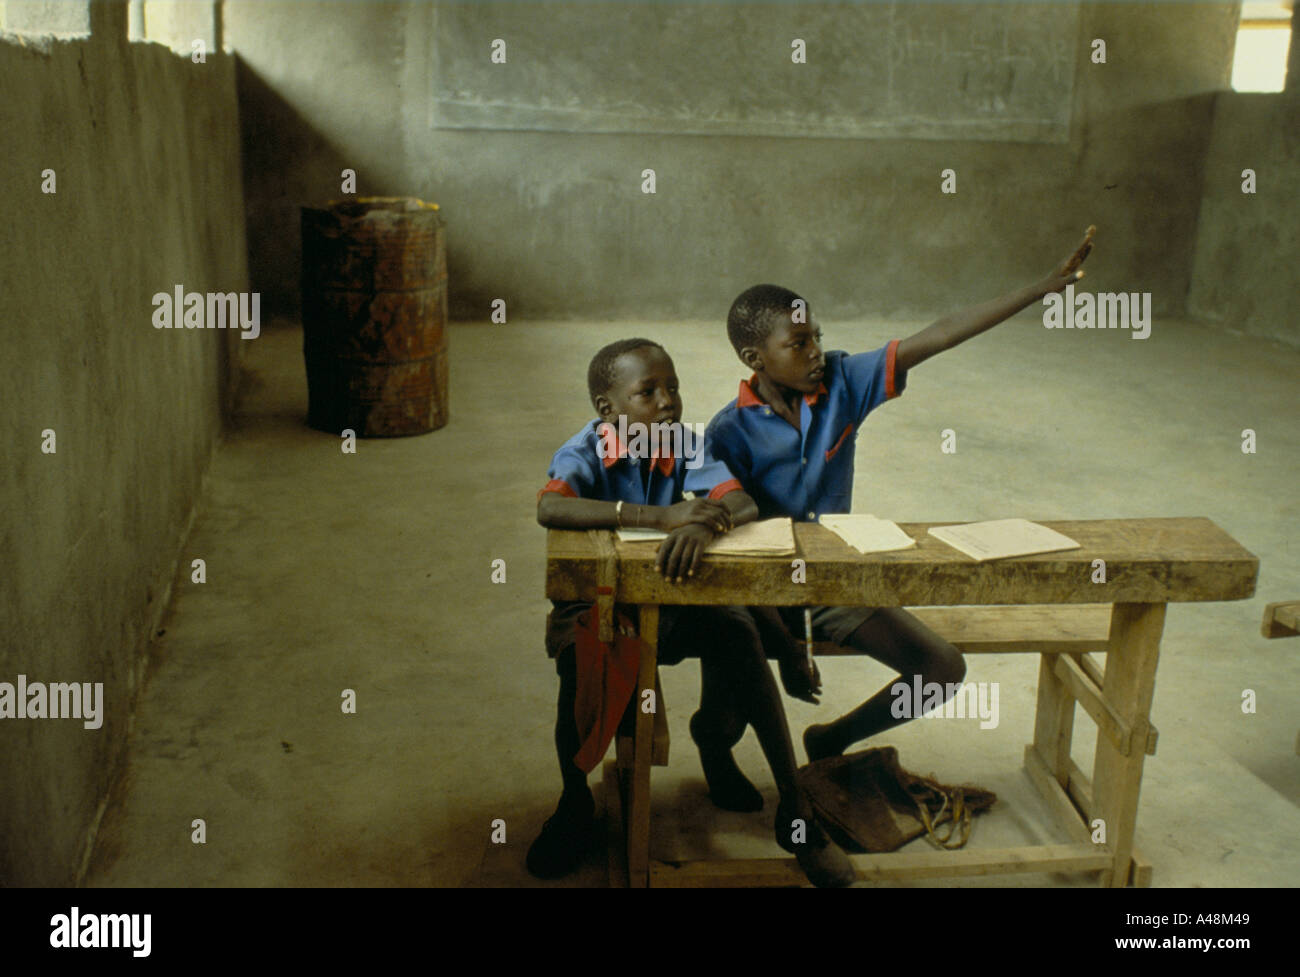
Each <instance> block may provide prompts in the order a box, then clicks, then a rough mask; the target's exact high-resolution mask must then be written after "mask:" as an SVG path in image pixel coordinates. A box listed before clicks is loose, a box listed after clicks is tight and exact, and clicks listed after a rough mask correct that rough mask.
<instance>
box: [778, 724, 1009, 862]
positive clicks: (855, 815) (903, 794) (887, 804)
mask: <svg viewBox="0 0 1300 977" xmlns="http://www.w3.org/2000/svg"><path fill="white" fill-rule="evenodd" d="M799 786H800V787H802V788H803V790H804V792H805V793H806V794H807V795H808V800H809V802H810V803H811V804H812V806H813V810H814V811H815V812H816V814H817V820H818V821H819V822H820V823H821V825H822V827H824V828H825V829H826V831H827V833H828V834H829V835H830V836H831V837H832V838H833V839H834V840H835V843H836V844H838V845H839V846H840V847H841V848H843V849H844V850H845V851H849V852H856V853H862V852H872V853H880V852H890V851H896V850H898V849H899V848H901V847H903V845H905V844H907V843H908V842H909V841H912V840H913V839H915V838H919V837H920V836H921V835H927V836H928V837H929V839H930V841H931V842H933V843H934V844H935V845H937V846H938V847H940V848H949V849H952V848H961V847H962V846H963V845H965V844H966V842H967V841H968V840H969V838H970V832H971V818H972V817H973V816H974V815H976V814H979V813H981V812H983V811H986V810H988V809H989V808H990V807H992V806H993V803H994V801H996V800H997V795H996V794H994V793H993V792H992V791H988V790H984V789H983V788H982V787H975V786H972V785H969V784H966V785H962V786H959V787H951V786H948V785H945V784H941V783H939V782H938V781H936V780H935V779H934V778H933V777H919V776H917V775H916V774H914V773H909V772H908V771H906V770H904V769H903V767H902V766H901V765H900V764H899V762H898V750H897V749H895V748H894V747H892V746H881V747H876V748H875V749H871V750H864V751H862V752H861V753H850V754H848V755H847V756H838V757H829V758H827V759H825V760H818V761H816V762H815V763H810V764H808V765H807V766H806V767H802V768H800V770H799Z"/></svg>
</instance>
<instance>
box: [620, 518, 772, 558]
mask: <svg viewBox="0 0 1300 977" xmlns="http://www.w3.org/2000/svg"><path fill="white" fill-rule="evenodd" d="M618 538H619V539H620V540H621V541H622V542H624V543H639V542H655V541H657V540H661V539H667V538H668V534H667V533H665V532H663V531H662V530H658V529H620V530H619V531H618ZM704 552H706V553H722V554H725V555H727V556H785V555H788V554H792V553H794V552H796V550H795V546H794V525H793V523H791V521H790V520H789V519H788V518H782V519H764V520H762V521H761V522H749V523H745V525H743V526H738V527H736V528H735V529H733V530H732V531H731V532H729V533H724V534H723V535H721V536H719V537H717V538H716V539H715V540H714V541H713V542H712V543H710V544H709V547H708V549H706V550H705V551H704Z"/></svg>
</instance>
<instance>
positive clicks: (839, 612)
mask: <svg viewBox="0 0 1300 977" xmlns="http://www.w3.org/2000/svg"><path fill="white" fill-rule="evenodd" d="M803 610H804V609H803V608H802V607H781V608H778V609H777V613H779V614H780V615H781V620H782V621H784V622H785V626H786V629H787V630H788V631H789V632H790V634H791V635H792V636H793V637H794V639H795V640H796V641H802V640H803V637H804V625H803ZM874 613H876V608H874V607H814V608H812V624H813V640H814V641H833V642H834V643H835V644H837V645H842V644H844V642H845V640H846V639H847V638H848V636H849V635H851V634H852V633H853V632H854V631H856V630H857V629H858V628H860V627H861V626H862V622H864V621H865V620H867V618H869V617H871V615H872V614H874Z"/></svg>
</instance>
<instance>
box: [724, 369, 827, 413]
mask: <svg viewBox="0 0 1300 977" xmlns="http://www.w3.org/2000/svg"><path fill="white" fill-rule="evenodd" d="M757 379H758V374H757V373H755V374H754V375H753V376H752V377H750V378H749V379H748V380H741V381H740V393H739V394H738V395H737V396H736V406H737V407H766V406H768V404H767V401H765V400H762V399H761V398H760V397H759V396H758V394H757V393H755V392H754V381H755V380H757ZM826 392H827V390H826V384H825V383H819V384H817V389H816V390H814V391H813V392H812V393H810V394H804V395H803V402H804V403H805V404H807V405H808V406H809V407H811V406H812V405H813V404H815V403H817V401H818V400H820V399H821V395H822V394H824V393H826Z"/></svg>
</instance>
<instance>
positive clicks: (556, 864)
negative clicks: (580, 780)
mask: <svg viewBox="0 0 1300 977" xmlns="http://www.w3.org/2000/svg"><path fill="white" fill-rule="evenodd" d="M595 813H596V802H595V800H594V799H593V798H592V796H591V792H590V791H588V792H587V793H586V795H585V796H580V797H579V798H578V799H577V800H575V801H571V800H569V799H567V798H564V797H562V798H560V803H559V806H558V807H556V809H555V813H554V814H552V815H551V817H550V818H548V819H547V821H546V823H545V824H544V825H542V832H541V834H539V835H538V836H537V840H536V841H534V842H533V843H532V845H531V846H530V847H529V849H528V857H527V858H526V859H525V864H526V865H527V866H528V871H529V872H530V873H531V874H532V875H534V876H536V877H537V878H539V879H558V878H562V877H564V876H566V875H568V874H569V873H570V872H572V871H573V870H574V869H575V868H577V867H578V866H579V865H581V864H582V860H583V858H584V857H585V856H586V853H587V846H588V844H589V843H590V842H591V838H592V835H593V833H594V832H593V828H594V827H595V820H596V819H595Z"/></svg>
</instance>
